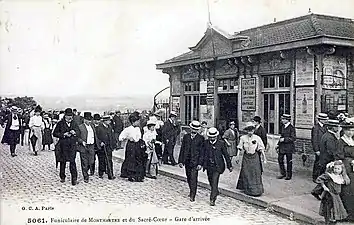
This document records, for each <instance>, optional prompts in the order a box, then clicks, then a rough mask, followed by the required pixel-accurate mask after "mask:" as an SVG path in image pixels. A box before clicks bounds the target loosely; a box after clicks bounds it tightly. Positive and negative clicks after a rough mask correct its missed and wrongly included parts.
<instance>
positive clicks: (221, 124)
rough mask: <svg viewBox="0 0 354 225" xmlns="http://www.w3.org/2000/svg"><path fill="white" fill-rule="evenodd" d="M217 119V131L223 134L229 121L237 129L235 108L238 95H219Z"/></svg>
mask: <svg viewBox="0 0 354 225" xmlns="http://www.w3.org/2000/svg"><path fill="white" fill-rule="evenodd" d="M218 96H219V118H218V127H217V128H218V130H219V131H220V133H223V132H224V131H225V130H226V129H227V128H228V124H229V123H230V122H231V121H234V122H235V123H236V127H237V128H238V118H237V106H238V95H237V93H230V94H219V95H218Z"/></svg>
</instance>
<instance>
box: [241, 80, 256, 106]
mask: <svg viewBox="0 0 354 225" xmlns="http://www.w3.org/2000/svg"><path fill="white" fill-rule="evenodd" d="M241 110H242V111H256V78H243V79H242V80H241Z"/></svg>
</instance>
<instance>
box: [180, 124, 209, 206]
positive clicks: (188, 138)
mask: <svg viewBox="0 0 354 225" xmlns="http://www.w3.org/2000/svg"><path fill="white" fill-rule="evenodd" d="M189 127H190V128H191V133H189V134H186V135H184V136H183V139H182V145H181V151H180V153H179V158H178V163H179V166H180V167H181V168H182V167H183V166H184V167H185V170H186V176H187V182H188V186H189V198H190V201H191V202H194V201H195V195H196V194H197V183H198V171H199V170H201V168H202V165H203V157H204V137H203V136H202V135H200V134H199V133H198V131H199V130H200V128H201V125H200V123H199V122H198V121H192V122H191V123H190V124H189Z"/></svg>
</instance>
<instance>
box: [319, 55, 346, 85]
mask: <svg viewBox="0 0 354 225" xmlns="http://www.w3.org/2000/svg"><path fill="white" fill-rule="evenodd" d="M346 77H347V67H346V62H345V58H344V57H340V56H335V55H326V56H325V57H324V58H323V88H325V89H332V90H338V89H346Z"/></svg>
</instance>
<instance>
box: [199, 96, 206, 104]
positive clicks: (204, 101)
mask: <svg viewBox="0 0 354 225" xmlns="http://www.w3.org/2000/svg"><path fill="white" fill-rule="evenodd" d="M206 99H207V97H206V95H201V96H200V105H206V104H207V100H206Z"/></svg>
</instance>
